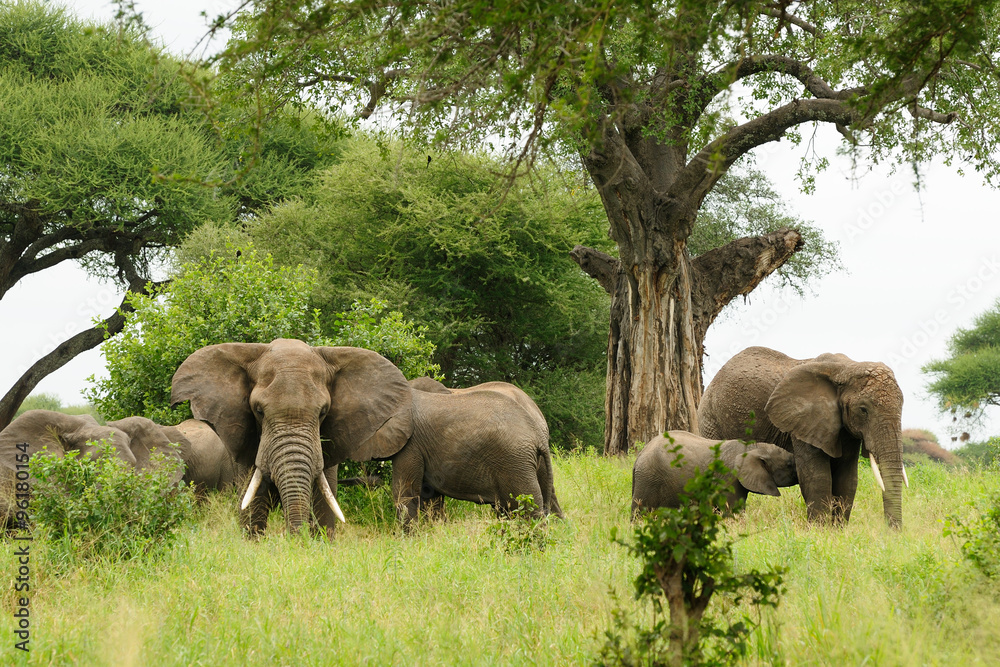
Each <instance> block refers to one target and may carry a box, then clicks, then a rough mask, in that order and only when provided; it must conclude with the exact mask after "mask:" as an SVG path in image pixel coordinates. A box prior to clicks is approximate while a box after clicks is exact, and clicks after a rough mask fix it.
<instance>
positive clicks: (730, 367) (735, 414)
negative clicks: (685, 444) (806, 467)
mask: <svg viewBox="0 0 1000 667" xmlns="http://www.w3.org/2000/svg"><path fill="white" fill-rule="evenodd" d="M801 363H804V361H803V360H799V359H793V358H791V357H789V356H787V355H785V354H782V353H781V352H778V351H776V350H771V349H769V348H766V347H749V348H747V349H745V350H743V351H742V352H740V353H739V354H737V355H735V356H734V357H733V358H732V359H730V360H729V361H727V362H726V364H725V365H724V366H723V367H722V368H720V369H719V372H718V373H716V374H715V377H714V378H712V381H711V382H710V383H709V385H708V387H706V388H705V393H704V395H703V396H702V399H701V403H700V404H699V406H698V430H699V433H700V434H701V435H702V436H703V437H705V438H713V439H719V440H729V439H746V438H747V426H748V424H749V422H750V420H751V415H752V419H753V426H752V427H751V428H750V438H751V439H753V440H757V441H760V442H769V443H774V444H775V445H777V446H779V447H781V448H783V449H786V450H789V451H791V437H790V436H789V435H788V434H787V433H782V432H781V431H780V430H779V429H778V428H777V427H775V426H774V424H772V423H771V421H770V420H769V419H768V417H767V413H766V411H765V409H764V408H765V406H766V405H767V401H768V399H769V398H770V396H771V392H772V391H774V388H775V387H776V386H777V385H778V383H779V382H781V379H782V378H783V377H784V375H785V373H786V372H787V371H788V369H790V368H792V367H794V366H797V365H799V364H801Z"/></svg>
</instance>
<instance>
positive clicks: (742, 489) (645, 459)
mask: <svg viewBox="0 0 1000 667" xmlns="http://www.w3.org/2000/svg"><path fill="white" fill-rule="evenodd" d="M715 445H719V458H720V459H721V460H722V462H723V463H725V464H726V466H727V467H729V468H730V469H732V470H733V471H734V474H733V475H732V477H731V479H729V480H728V482H729V483H730V484H731V486H732V490H731V491H729V492H728V493H727V494H726V508H727V509H728V510H729V511H735V510H736V509H737V507H739V506H740V505H742V503H744V502H746V499H747V495H748V494H749V493H750V492H751V491H752V492H753V493H760V494H763V495H766V496H779V495H781V493H780V492H779V491H778V487H779V486H795V485H796V484H798V477H797V476H796V474H795V457H794V456H792V454H791V452H786V451H785V450H784V449H782V448H781V447H778V446H776V445H772V444H770V443H767V442H755V443H749V444H744V443H743V442H742V441H740V440H726V441H725V442H722V443H721V444H720V443H719V441H718V440H709V439H708V438H702V437H700V436H697V435H695V434H693V433H689V432H688V431H667V432H666V433H664V434H663V435H658V436H656V437H654V438H653V439H651V440H650V441H649V442H648V443H646V446H645V448H644V449H643V450H642V451H641V452H640V453H639V456H638V457H637V458H636V460H635V465H634V466H633V467H632V517H633V518H635V517H636V515H637V514H638V513H639V512H640V511H641V510H643V509H652V508H654V507H680V505H681V499H680V494H681V492H683V491H684V485H685V484H686V483H687V482H688V480H690V479H691V478H692V477H694V475H695V473H696V472H697V471H698V470H701V469H704V468H705V467H707V466H708V464H709V463H711V462H712V459H713V456H714V452H713V451H712V448H713V447H714V446H715ZM678 447H679V449H677V450H676V451H675V448H678ZM678 455H680V456H681V459H680V462H679V465H674V462H675V460H676V459H677V458H678ZM718 509H723V508H721V507H720V508H718Z"/></svg>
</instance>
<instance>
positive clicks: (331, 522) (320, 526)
mask: <svg viewBox="0 0 1000 667" xmlns="http://www.w3.org/2000/svg"><path fill="white" fill-rule="evenodd" d="M338 468H339V466H330V467H329V468H327V469H326V470H324V471H323V473H322V474H323V475H325V476H326V481H327V482H329V484H330V490H331V491H333V495H334V497H336V495H337V469H338ZM338 501H339V498H338ZM313 515H314V516H315V517H316V525H315V526H310V527H309V530H310V531H311V532H312V533H313V535H317V534H324V535H326V538H327V539H328V540H332V539H333V535H334V532H335V531H336V528H337V517H336V516H334V514H333V510H332V509H330V504H329V503H328V502H326V498H324V497H323V493H322V492H321V491H320V490H319V485H318V484H316V485H313Z"/></svg>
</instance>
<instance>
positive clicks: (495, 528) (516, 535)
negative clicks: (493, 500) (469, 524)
mask: <svg viewBox="0 0 1000 667" xmlns="http://www.w3.org/2000/svg"><path fill="white" fill-rule="evenodd" d="M514 500H516V501H517V507H516V508H514V509H513V510H512V511H511V512H510V516H503V515H501V516H499V517H497V519H496V521H494V522H493V523H492V524H490V526H489V527H488V528H487V529H486V530H487V532H488V533H489V535H490V537H491V538H492V540H493V543H494V544H495V545H496V546H497V547H499V548H500V549H502V550H503V551H504V552H506V553H509V554H512V553H521V554H523V553H530V552H532V551H544V550H545V547H547V546H549V545H550V544H552V537H551V536H550V535H549V531H548V527H549V517H548V516H545V515H539V516H535V515H534V513H535V512H536V511H537V510H538V503H537V502H535V499H534V497H532V496H531V495H530V494H525V493H522V494H520V495H518V496H517V498H514Z"/></svg>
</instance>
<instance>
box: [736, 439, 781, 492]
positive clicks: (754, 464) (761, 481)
mask: <svg viewBox="0 0 1000 667" xmlns="http://www.w3.org/2000/svg"><path fill="white" fill-rule="evenodd" d="M736 478H737V479H738V480H740V484H742V485H743V486H745V487H746V488H747V490H748V491H753V492H754V493H759V494H761V495H765V496H780V495H781V492H779V491H778V485H777V484H775V482H774V477H773V476H772V475H771V471H770V470H768V469H767V465H766V464H765V463H764V459H763V457H762V456H761V453H760V452H758V451H756V450H753V449H750V450H748V451H747V455H746V456H743V457H740V459H739V465H738V468H737V470H736Z"/></svg>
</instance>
